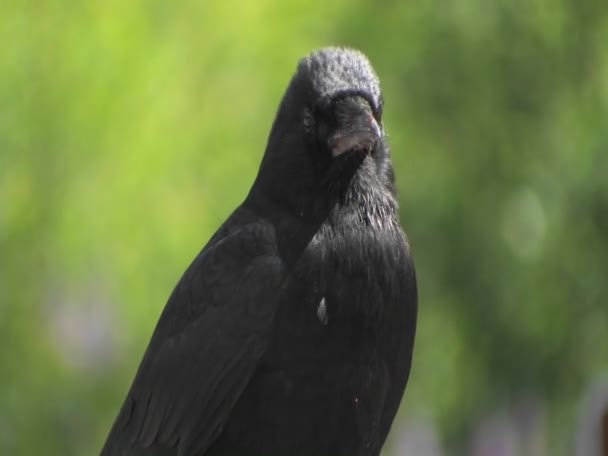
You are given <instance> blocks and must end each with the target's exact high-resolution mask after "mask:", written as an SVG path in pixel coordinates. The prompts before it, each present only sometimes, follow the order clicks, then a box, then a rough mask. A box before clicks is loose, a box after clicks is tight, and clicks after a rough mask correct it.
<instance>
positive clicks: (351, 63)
mask: <svg viewBox="0 0 608 456" xmlns="http://www.w3.org/2000/svg"><path fill="white" fill-rule="evenodd" d="M298 74H299V75H300V76H301V77H304V78H305V79H308V80H309V81H310V83H311V84H312V89H313V92H315V93H316V95H317V96H319V97H332V96H334V95H336V94H338V93H340V92H344V91H353V90H354V91H358V92H361V93H366V94H368V95H369V96H371V97H372V98H373V100H372V101H373V102H374V104H375V105H376V107H377V105H378V103H379V102H380V97H381V93H380V81H379V79H378V76H377V75H376V72H375V71H374V69H373V67H372V65H371V63H370V62H369V60H368V59H367V57H366V56H365V55H364V54H363V53H362V52H359V51H357V50H355V49H349V48H340V47H328V48H324V49H319V50H317V51H314V52H312V53H311V54H310V55H308V56H307V57H305V58H303V59H302V60H301V61H300V64H299V66H298Z"/></svg>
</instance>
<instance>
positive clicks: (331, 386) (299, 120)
mask: <svg viewBox="0 0 608 456" xmlns="http://www.w3.org/2000/svg"><path fill="white" fill-rule="evenodd" d="M381 117H382V99H381V93H380V87H379V83H378V79H377V77H376V75H375V73H374V71H373V69H372V68H371V66H370V64H369V62H368V61H367V59H366V58H365V57H364V56H363V55H362V54H361V53H359V52H357V51H353V50H348V49H339V48H328V49H323V50H320V51H316V52H314V53H312V54H311V55H309V56H308V57H306V58H304V59H302V61H301V62H300V64H299V66H298V69H297V72H296V74H295V75H294V77H293V79H292V81H291V83H290V85H289V87H288V89H287V92H286V94H285V96H284V98H283V100H282V102H281V105H280V107H279V111H278V113H277V117H276V120H275V122H274V125H273V127H272V130H271V133H270V137H269V140H268V145H267V149H266V153H265V155H264V159H263V161H262V164H261V166H260V171H259V174H258V177H257V179H256V181H255V183H254V185H253V187H252V189H251V191H250V193H249V195H248V196H247V198H246V199H245V201H244V202H243V204H242V205H241V206H240V207H238V208H237V209H236V210H235V212H234V213H233V214H232V215H231V216H230V217H229V218H228V220H227V221H226V222H225V223H224V224H223V225H222V226H221V227H220V229H219V230H218V232H217V233H216V234H215V235H214V236H213V237H212V239H211V240H210V241H209V243H208V244H207V246H206V247H205V248H204V249H203V250H202V252H201V253H200V254H199V255H198V257H197V258H196V259H195V260H194V262H193V263H192V264H191V265H190V267H189V268H188V270H187V271H186V273H185V274H184V276H183V277H182V279H181V280H180V281H179V283H178V285H177V286H176V288H175V290H174V291H173V293H172V295H171V297H170V298H169V301H168V303H167V306H166V307H165V310H164V311H163V314H162V316H161V318H160V320H159V322H158V325H157V327H156V330H155V331H154V334H153V336H152V339H151V341H150V345H149V347H148V349H147V351H146V353H145V355H144V358H143V360H142V362H141V365H140V368H139V370H138V373H137V375H136V377H135V380H134V382H133V385H132V386H131V389H130V391H129V393H128V395H127V398H126V400H125V402H124V404H123V406H122V409H121V411H120V413H119V415H118V417H117V419H116V422H115V423H114V426H113V428H112V430H111V432H110V435H109V437H108V439H107V441H106V444H105V446H104V449H103V450H102V455H103V456H109V455H116V456H118V455H204V456H228V455H232V456H237V455H253V456H256V455H259V456H266V455H272V456H281V455H284V456H288V455H289V456H297V455H302V456H304V455H307V456H308V455H317V456H319V455H328V456H329V455H332V456H340V455H345V456H346V455H348V456H353V455H361V456H375V455H378V454H379V453H380V450H381V448H382V445H383V443H384V440H385V439H386V436H387V433H388V431H389V429H390V426H391V423H392V421H393V418H394V416H395V413H396V411H397V408H398V406H399V403H400V401H401V397H402V394H403V391H404V388H405V385H406V382H407V379H408V376H409V371H410V365H411V358H412V349H413V342H414V333H415V327H416V308H417V291H416V279H415V274H414V267H413V264H412V259H411V256H410V252H409V247H408V244H407V240H406V237H405V235H404V234H403V231H402V230H401V227H400V225H399V221H398V206H397V201H396V191H395V185H394V176H393V171H392V166H391V163H390V157H389V152H388V147H387V145H386V143H385V138H384V133H383V127H382V119H381Z"/></svg>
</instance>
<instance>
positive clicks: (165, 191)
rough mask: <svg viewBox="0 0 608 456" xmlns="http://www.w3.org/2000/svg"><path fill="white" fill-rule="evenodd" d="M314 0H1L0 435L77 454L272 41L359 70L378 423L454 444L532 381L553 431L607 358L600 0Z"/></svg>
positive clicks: (197, 238) (238, 193)
mask: <svg viewBox="0 0 608 456" xmlns="http://www.w3.org/2000/svg"><path fill="white" fill-rule="evenodd" d="M329 3H330V2H316V1H312V2H311V1H307V2H302V1H300V2H271V1H269V0H266V1H258V2H250V3H247V2H234V1H227V2H191V1H185V2H173V3H171V2H157V1H149V2H144V1H141V0H139V1H137V0H134V1H131V2H126V3H125V2H117V1H106V2H102V1H100V0H94V1H90V2H81V3H74V2H71V3H69V2H63V1H60V0H51V1H47V2H19V1H15V0H9V1H8V2H4V4H3V7H2V14H0V40H1V41H2V43H3V45H2V49H1V50H0V334H1V339H0V365H1V366H2V375H0V391H1V393H0V453H2V454H15V455H30V454H46V455H55V454H57V455H83V454H96V453H97V452H98V450H99V448H100V445H101V442H102V441H103V439H104V437H105V435H106V433H107V431H108V429H109V426H110V424H111V422H112V420H113V418H114V416H115V414H116V411H117V407H118V406H119V404H120V402H121V401H122V399H123V397H124V394H125V392H126V388H127V387H128V384H129V382H130V381H131V379H132V376H133V374H134V370H135V369H136V367H137V362H138V361H139V359H140V356H141V354H142V352H143V349H144V348H145V345H146V344H147V340H148V337H149V336H150V334H151V331H152V329H153V326H154V324H155V322H156V320H157V318H158V315H159V313H160V310H161V308H162V306H163V305H164V302H165V300H166V298H167V296H168V295H169V292H170V290H171V288H172V286H173V285H174V284H175V282H176V281H177V279H178V278H179V275H180V274H181V273H182V271H183V270H184V269H185V267H186V266H187V265H188V263H189V261H190V260H191V259H192V258H193V256H194V255H195V254H196V253H197V252H198V250H199V249H200V248H201V247H202V246H203V245H204V244H205V242H206V241H207V239H208V238H209V236H210V235H211V234H212V233H213V231H214V230H215V228H216V227H217V226H218V225H219V223H221V221H222V220H223V219H224V218H225V217H226V216H227V215H228V214H229V212H230V211H231V210H232V209H233V208H234V207H235V206H236V205H237V204H238V203H239V202H240V201H241V200H242V199H243V197H244V196H245V195H246V192H247V190H248V188H249V186H250V184H251V182H252V180H253V178H254V176H255V173H256V170H257V165H258V163H259V160H260V158H261V155H262V153H263V150H264V146H265V139H266V135H267V133H268V131H269V128H270V124H271V122H272V120H273V115H274V111H275V109H276V106H277V104H278V101H279V100H280V98H281V96H282V92H283V90H284V88H285V86H286V84H287V82H288V80H289V78H290V75H291V74H292V72H293V71H294V68H295V63H296V61H297V59H298V58H299V57H301V56H302V55H304V54H306V53H307V52H309V51H310V50H311V49H313V48H316V47H320V46H323V45H327V44H345V45H350V46H354V47H358V48H360V49H362V50H363V51H364V52H365V53H367V54H368V56H369V57H370V59H371V60H372V62H373V64H374V66H375V67H376V69H377V70H378V73H379V75H380V79H381V80H382V82H383V87H384V92H385V100H386V114H385V121H386V123H387V127H388V129H389V133H390V135H391V145H392V150H393V156H394V162H395V165H396V172H397V178H398V183H399V188H400V191H401V207H402V220H403V223H404V225H405V227H406V230H407V231H408V234H409V237H410V240H411V242H412V245H413V248H414V252H415V258H416V261H417V266H418V275H419V285H420V305H421V308H420V326H419V333H418V339H417V345H416V353H415V360H414V369H413V372H412V379H411V382H410V385H409V388H408V392H407V393H406V399H405V401H404V406H403V407H402V409H401V412H400V420H402V421H404V422H405V423H407V422H408V420H410V419H413V418H415V417H417V416H427V415H428V416H430V419H431V420H432V421H433V422H435V423H437V425H438V426H439V429H440V435H441V439H442V441H443V447H444V450H448V449H449V451H446V454H461V453H462V454H470V451H469V449H468V445H469V440H470V438H471V432H472V430H473V429H475V427H476V426H477V423H479V422H480V421H482V420H483V419H484V416H486V415H488V414H492V413H493V412H494V411H496V410H503V409H504V408H505V407H508V405H509V404H510V403H511V402H512V401H521V400H522V398H526V397H532V398H536V399H538V400H540V401H541V403H542V404H543V406H542V408H543V410H544V413H545V415H546V422H547V423H546V426H545V427H546V433H545V434H543V439H545V440H546V441H547V442H550V443H547V444H546V447H547V451H548V454H554V455H566V454H570V451H569V449H570V448H572V441H573V439H574V435H573V432H574V427H575V419H576V407H577V404H578V401H579V399H580V397H581V396H582V391H583V389H584V388H585V387H586V385H587V384H588V383H589V382H590V381H591V380H592V379H593V378H595V377H596V376H597V375H598V374H601V373H602V372H603V371H606V369H608V310H607V307H606V297H607V296H608V280H607V277H608V237H607V235H606V233H608V153H607V149H608V128H606V119H607V118H608V83H607V81H608V54H606V52H605V49H606V45H605V43H608V7H607V6H605V3H604V2H602V1H600V0H596V1H593V0H589V1H585V2H580V3H578V2H574V1H572V0H553V1H551V0H534V1H532V2H522V1H516V2H509V1H507V0H498V1H495V2H486V1H482V0H464V1H460V2H398V1H382V2H363V1H351V2H348V3H347V2H346V1H343V0H342V1H339V2H332V3H331V5H330V4H329ZM536 399H535V400H536ZM398 428H399V429H401V426H398ZM405 428H406V429H407V425H406V426H405ZM396 432H397V431H396ZM396 439H398V437H395V436H393V441H395V440H396ZM393 447H394V445H393ZM531 451H532V450H530V451H528V452H525V451H524V450H522V452H521V453H520V454H536V453H534V452H531Z"/></svg>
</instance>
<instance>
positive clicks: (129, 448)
mask: <svg viewBox="0 0 608 456" xmlns="http://www.w3.org/2000/svg"><path fill="white" fill-rule="evenodd" d="M216 238H217V236H216V237H215V238H214V239H213V240H212V243H213V244H211V245H208V246H207V247H206V248H205V249H204V250H203V251H202V252H201V254H200V255H199V256H198V257H197V259H196V260H195V261H194V262H193V263H192V265H191V266H190V267H189V269H188V270H187V271H186V273H185V274H184V276H183V277H182V279H181V280H180V282H179V283H178V285H177V287H176V288H175V290H174V291H173V294H172V295H171V297H170V298H169V301H168V303H167V306H166V307H165V310H164V311H163V314H162V316H161V318H160V320H159V323H158V325H157V327H156V330H155V332H154V335H153V336H152V339H151V341H150V345H149V346H148V349H147V351H146V354H145V355H144V358H143V360H142V363H141V365H140V367H139V370H138V372H137V375H136V377H135V380H134V382H133V385H132V387H131V390H130V392H129V394H128V396H127V399H126V400H125V403H124V404H123V407H122V409H121V411H120V413H119V416H118V418H117V419H116V422H115V424H114V427H113V429H112V431H111V433H110V436H109V437H108V441H107V442H106V446H105V447H104V450H103V451H102V456H105V455H130V454H141V450H142V449H144V448H149V449H150V450H152V451H150V452H149V453H148V452H146V453H145V454H152V453H154V451H158V452H159V454H176V455H177V454H179V455H190V454H202V453H204V451H205V450H206V449H207V448H208V447H209V446H210V445H211V443H212V442H213V441H214V440H215V438H216V437H217V436H218V434H219V433H220V432H221V429H222V427H223V426H224V425H225V423H226V421H227V419H228V416H229V414H230V411H231V410H232V408H233V406H234V404H235V403H236V401H237V399H238V398H239V396H240V394H241V393H242V391H243V390H244V389H245V387H246V385H247V383H248V382H249V380H250V378H251V376H252V374H253V371H254V370H255V368H256V365H257V362H258V360H259V359H260V357H261V356H262V354H263V352H264V350H265V348H266V344H267V341H268V334H269V331H270V329H271V326H272V321H273V317H274V312H275V309H276V303H277V301H278V296H279V294H280V288H281V283H282V277H283V265H282V263H281V261H280V259H279V258H278V256H277V254H276V247H275V245H276V244H275V242H274V240H273V231H272V229H271V228H270V227H268V226H263V225H262V224H259V223H258V224H250V225H246V226H244V227H241V228H240V229H238V230H236V231H233V232H232V233H230V234H228V235H227V236H225V237H224V238H220V239H219V240H216ZM214 241H215V242H214ZM171 448H174V450H173V451H171V450H170V449H171ZM161 450H162V451H161ZM167 450H169V452H168V453H165V452H166V451H167ZM154 454H155V453H154Z"/></svg>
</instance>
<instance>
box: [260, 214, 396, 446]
mask: <svg viewBox="0 0 608 456" xmlns="http://www.w3.org/2000/svg"><path fill="white" fill-rule="evenodd" d="M366 228H368V230H363V231H362V229H357V228H355V227H352V226H346V225H345V226H341V227H338V229H336V227H331V226H326V227H323V228H322V229H321V230H319V232H318V233H317V235H316V236H315V237H314V238H313V239H312V241H311V242H310V244H309V245H308V247H307V248H306V250H305V251H304V253H303V255H302V256H301V257H300V259H299V261H298V262H297V264H296V265H295V267H294V269H293V270H292V272H291V275H290V277H289V279H288V281H287V284H286V287H285V289H284V296H283V299H282V300H281V302H280V304H279V308H278V310H277V314H276V318H275V329H274V335H273V339H272V341H271V345H270V347H269V350H268V353H267V356H266V357H265V359H264V360H263V363H262V368H261V369H260V371H259V373H258V374H257V375H256V377H255V379H254V382H255V383H254V385H253V386H254V388H255V389H256V391H257V392H256V395H257V397H258V398H260V397H261V398H263V399H262V403H263V410H264V411H265V412H264V413H263V417H262V416H261V417H260V419H261V420H262V421H264V420H265V419H268V418H267V417H268V416H273V417H279V418H276V419H273V418H271V419H270V422H267V423H266V425H265V427H266V428H275V431H273V432H277V435H282V436H283V437H282V438H280V439H279V440H277V445H279V447H277V451H279V450H281V448H280V445H282V444H285V445H289V444H290V443H289V442H291V444H292V445H295V446H294V447H290V448H285V449H284V450H285V451H286V453H285V454H299V453H297V452H296V453H294V451H296V448H304V449H306V450H307V451H308V454H325V453H323V452H324V451H327V452H328V454H330V453H331V454H336V455H339V454H351V455H356V454H366V453H365V448H366V447H369V446H370V445H372V444H373V439H374V435H375V432H376V426H377V424H378V421H379V416H380V413H381V410H382V408H383V403H384V399H385V393H386V391H387V388H388V386H389V383H390V378H389V377H390V375H389V369H388V367H387V363H386V359H387V355H388V354H386V353H383V350H384V348H383V347H384V345H383V344H382V343H381V337H382V333H383V329H384V324H385V321H387V319H390V318H391V317H392V315H391V314H392V312H393V309H395V308H396V307H397V306H399V304H400V302H399V298H398V297H399V294H400V287H402V282H403V275H404V271H403V266H402V264H401V258H402V255H403V252H402V251H401V249H403V248H404V244H403V242H402V239H403V238H402V237H401V234H400V232H399V231H395V232H393V231H386V232H384V231H382V230H380V229H378V230H376V231H374V230H373V229H372V228H370V227H366ZM380 228H381V227H380ZM293 429H297V433H298V435H299V436H300V437H298V438H296V440H295V441H293V440H290V438H289V433H290V432H292V430H293ZM346 436H348V437H347V438H346V439H345V437H346ZM292 437H293V436H292ZM300 439H302V441H300ZM304 441H306V444H304V443H303V442H304ZM297 442H299V443H297ZM345 442H349V443H348V444H345ZM306 445H313V447H310V446H306ZM314 445H318V446H317V447H315V446H314ZM334 445H336V446H335V447H334ZM310 451H313V453H310ZM303 454H304V453H303Z"/></svg>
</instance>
